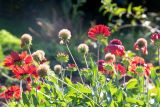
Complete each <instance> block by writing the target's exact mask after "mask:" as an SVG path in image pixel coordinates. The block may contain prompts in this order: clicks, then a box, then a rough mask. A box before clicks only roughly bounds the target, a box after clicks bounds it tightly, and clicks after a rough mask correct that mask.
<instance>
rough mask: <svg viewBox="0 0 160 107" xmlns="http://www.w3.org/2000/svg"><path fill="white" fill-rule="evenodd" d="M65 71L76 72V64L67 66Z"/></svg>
mask: <svg viewBox="0 0 160 107" xmlns="http://www.w3.org/2000/svg"><path fill="white" fill-rule="evenodd" d="M67 69H68V71H71V72H73V71H77V66H76V64H68V66H67Z"/></svg>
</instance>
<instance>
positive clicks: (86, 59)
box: [84, 54, 88, 69]
mask: <svg viewBox="0 0 160 107" xmlns="http://www.w3.org/2000/svg"><path fill="white" fill-rule="evenodd" d="M84 60H85V62H86V67H87V69H88V62H87V58H86V55H85V54H84Z"/></svg>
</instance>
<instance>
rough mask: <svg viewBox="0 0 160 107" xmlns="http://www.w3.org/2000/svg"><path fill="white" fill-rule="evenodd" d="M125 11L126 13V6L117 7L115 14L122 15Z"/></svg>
mask: <svg viewBox="0 0 160 107" xmlns="http://www.w3.org/2000/svg"><path fill="white" fill-rule="evenodd" d="M124 13H126V9H125V8H117V9H115V11H114V14H115V15H118V16H120V17H121V16H122V15H123V14H124Z"/></svg>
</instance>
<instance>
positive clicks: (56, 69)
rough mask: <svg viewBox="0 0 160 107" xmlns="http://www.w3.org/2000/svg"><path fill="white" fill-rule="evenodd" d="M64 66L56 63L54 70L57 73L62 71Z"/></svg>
mask: <svg viewBox="0 0 160 107" xmlns="http://www.w3.org/2000/svg"><path fill="white" fill-rule="evenodd" d="M62 69H63V68H62V66H61V65H55V66H54V71H55V73H60V72H61V71H62Z"/></svg>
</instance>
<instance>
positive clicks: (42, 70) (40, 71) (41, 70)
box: [38, 64, 49, 77]
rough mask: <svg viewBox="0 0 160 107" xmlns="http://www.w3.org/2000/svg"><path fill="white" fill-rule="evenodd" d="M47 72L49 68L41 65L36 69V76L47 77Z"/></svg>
mask: <svg viewBox="0 0 160 107" xmlns="http://www.w3.org/2000/svg"><path fill="white" fill-rule="evenodd" d="M48 71H49V66H48V65H47V64H42V65H40V66H39V68H38V75H39V76H40V77H45V76H47V74H48Z"/></svg>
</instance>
